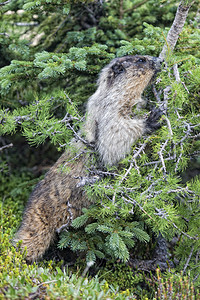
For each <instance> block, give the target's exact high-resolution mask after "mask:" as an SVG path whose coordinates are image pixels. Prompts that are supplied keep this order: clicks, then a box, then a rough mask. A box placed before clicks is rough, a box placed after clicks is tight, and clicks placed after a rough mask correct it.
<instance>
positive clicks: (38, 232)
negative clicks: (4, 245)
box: [14, 55, 161, 261]
mask: <svg viewBox="0 0 200 300" xmlns="http://www.w3.org/2000/svg"><path fill="white" fill-rule="evenodd" d="M160 64H161V62H160V60H159V59H158V58H155V57H150V56H139V55H136V56H125V57H121V58H116V59H114V60H112V61H111V62H110V64H108V65H107V66H106V67H104V68H103V70H102V71H101V73H100V77H99V80H98V88H97V90H96V92H95V93H94V94H93V95H92V96H91V97H90V98H89V100H88V104H87V113H86V121H85V124H84V127H83V134H84V135H85V137H86V140H87V141H88V143H93V144H94V146H95V150H96V151H97V153H98V154H99V158H100V160H101V163H103V164H104V165H105V166H106V165H114V164H117V163H118V162H119V161H120V160H121V159H122V158H124V157H125V155H126V154H127V153H129V152H130V149H131V146H132V144H133V143H134V141H135V140H136V139H137V138H138V137H140V136H141V135H142V134H143V133H144V132H145V131H146V130H147V131H151V130H154V129H156V128H157V127H158V119H159V118H160V115H161V114H160V113H156V114H155V113H154V114H150V116H149V118H147V119H144V118H138V117H131V110H132V107H133V106H137V107H138V108H139V106H140V105H141V104H143V103H144V100H142V98H141V94H142V92H143V90H144V89H145V87H146V86H147V85H148V84H149V82H150V81H151V79H152V78H153V76H154V75H155V73H156V72H157V71H158V70H159V69H160ZM72 144H73V147H75V148H76V159H73V158H72V155H71V154H70V152H69V150H68V151H67V152H65V153H64V154H63V155H62V156H61V157H60V158H59V160H58V161H57V162H56V163H55V165H54V166H53V167H52V168H51V169H50V170H49V172H48V173H47V174H46V176H45V178H44V179H43V180H42V181H41V182H39V183H38V184H37V186H36V187H35V189H34V191H33V193H32V194H31V196H30V199H29V201H28V204H27V207H26V209H25V212H24V215H23V220H22V224H21V227H20V228H19V230H18V232H17V233H16V236H15V239H14V242H15V243H16V242H17V241H19V240H22V247H26V248H27V260H28V261H35V260H37V259H38V258H40V257H41V256H42V255H43V254H44V252H45V251H46V250H47V248H48V247H49V245H50V244H51V242H52V241H53V239H54V237H55V234H56V231H57V230H58V229H59V228H60V227H61V226H62V225H64V224H68V225H70V223H71V221H72V220H73V219H74V218H76V217H77V216H79V215H80V214H81V210H82V208H83V207H88V206H89V205H90V202H89V200H88V199H87V197H86V194H85V192H84V190H83V189H82V188H81V186H80V184H79V183H80V178H81V177H84V176H86V165H87V161H88V154H87V153H86V151H85V147H86V146H85V145H84V144H83V143H82V142H81V141H73V142H72ZM63 166H64V167H67V169H68V171H67V172H66V170H65V168H63Z"/></svg>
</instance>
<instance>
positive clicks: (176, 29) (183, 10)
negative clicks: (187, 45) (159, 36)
mask: <svg viewBox="0 0 200 300" xmlns="http://www.w3.org/2000/svg"><path fill="white" fill-rule="evenodd" d="M192 4H193V2H191V3H190V4H187V5H186V4H184V1H181V2H180V4H179V6H178V9H177V12H176V16H175V18H174V22H173V24H172V26H171V28H170V30H169V32H168V35H167V41H166V42H167V44H165V45H164V46H163V49H162V51H161V53H160V55H159V57H160V58H161V59H165V58H166V56H167V54H168V53H170V52H172V51H173V50H174V48H175V46H176V43H177V40H178V38H179V34H180V33H181V31H182V29H183V26H184V24H185V21H186V18H187V15H188V12H189V9H190V7H191V6H192Z"/></svg>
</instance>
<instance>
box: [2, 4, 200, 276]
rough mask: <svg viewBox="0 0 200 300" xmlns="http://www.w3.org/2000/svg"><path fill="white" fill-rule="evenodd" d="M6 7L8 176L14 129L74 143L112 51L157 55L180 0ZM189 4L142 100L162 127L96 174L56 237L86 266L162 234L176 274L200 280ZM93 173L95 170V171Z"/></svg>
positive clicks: (196, 79)
mask: <svg viewBox="0 0 200 300" xmlns="http://www.w3.org/2000/svg"><path fill="white" fill-rule="evenodd" d="M3 4H4V5H2V9H1V25H0V41H1V48H0V54H1V55H0V66H1V69H0V85H1V95H0V97H1V98H0V101H1V110H0V133H1V135H2V136H3V139H2V141H3V144H2V146H1V148H0V150H1V151H2V152H3V153H5V154H4V156H3V160H2V162H1V165H0V166H1V173H2V174H1V176H2V177H3V176H9V173H8V166H9V161H8V160H7V154H6V152H5V150H7V153H12V152H9V151H12V143H14V141H15V139H14V138H13V139H12V137H11V135H15V136H16V135H17V136H23V137H25V139H26V143H28V144H30V145H31V146H34V147H35V146H37V145H39V144H44V143H46V142H47V141H48V143H51V144H53V145H54V147H56V148H57V149H58V150H59V151H61V150H62V151H63V150H64V149H65V148H67V147H68V145H69V141H70V140H71V138H72V137H73V136H74V134H76V133H77V132H78V129H79V128H80V126H81V124H82V121H83V116H84V103H85V102H86V100H87V98H88V96H89V95H91V94H92V93H93V91H94V89H95V80H96V77H97V74H98V72H99V71H100V70H101V68H102V67H103V66H104V65H105V64H106V63H108V62H109V61H110V60H111V59H112V58H114V57H116V56H123V55H129V54H130V55H135V54H147V55H153V56H158V55H159V54H160V52H161V50H162V48H163V45H164V43H165V41H166V37H167V33H168V30H169V27H170V26H171V23H172V21H173V18H174V15H175V12H176V9H177V5H178V3H177V1H170V2H169V1H154V0H151V1H129V0H127V1H125V0H124V1H105V2H104V1H87V0H82V1H75V2H73V1H62V0H60V1H55V0H48V1H46V0H39V1H36V0H34V1H29V0H18V1H5V2H4V3H3ZM158 4H159V5H158ZM182 4H183V5H185V6H187V4H188V3H187V1H183V2H182ZM192 4H193V5H192V6H191V9H190V11H189V15H188V19H187V20H188V21H186V23H185V26H184V28H183V31H182V33H181V34H180V38H179V40H178V42H177V44H176V43H175V44H176V48H175V50H174V52H173V53H172V52H170V51H168V52H167V54H166V51H165V53H164V55H165V56H166V61H167V64H166V65H165V67H164V68H163V71H162V72H161V73H160V75H159V76H158V79H157V82H156V85H154V86H153V89H148V90H147V91H146V92H145V95H144V97H146V98H148V99H149V101H148V103H149V106H147V108H146V110H145V111H144V113H148V112H147V111H148V110H149V109H150V108H151V104H153V105H157V106H158V107H161V108H162V109H163V110H164V115H163V118H162V127H161V129H160V130H159V131H157V132H155V133H154V134H152V135H146V136H143V137H142V138H141V139H140V140H139V141H138V142H137V143H135V144H134V145H133V148H132V152H131V154H130V155H128V156H127V157H126V158H125V159H124V160H123V161H121V162H120V165H119V168H115V167H112V168H108V169H107V171H106V172H102V173H101V174H100V175H101V177H103V178H102V179H101V181H99V182H98V183H97V182H96V183H93V184H88V185H85V186H84V188H85V190H86V192H87V194H88V197H91V198H92V199H95V200H96V204H95V205H93V206H92V207H91V208H89V209H84V210H83V215H82V216H81V217H79V218H77V219H75V220H74V221H73V223H72V226H71V228H70V230H68V231H67V232H66V231H63V232H62V233H61V239H60V242H59V246H60V247H70V248H71V249H72V250H73V251H82V252H84V253H85V256H86V260H87V262H95V261H96V259H97V258H108V259H110V258H114V259H115V260H117V259H120V260H122V261H128V259H129V258H130V253H132V255H134V256H136V253H137V249H141V248H143V247H145V246H144V244H145V243H150V244H152V243H153V240H154V237H155V236H158V235H159V234H162V236H163V237H164V238H165V239H166V240H169V241H171V240H172V239H175V240H176V241H177V243H176V246H175V247H174V249H173V255H172V256H173V257H175V259H174V262H177V261H178V264H177V266H176V269H177V270H183V272H184V273H186V271H188V270H190V272H191V276H192V277H193V278H195V279H198V278H199V277H198V274H199V272H200V265H199V260H198V257H199V246H200V237H199V228H200V218H199V216H200V209H199V196H200V181H199V178H198V176H194V175H193V176H192V178H191V177H189V176H188V173H189V172H190V173H191V171H189V170H191V166H192V164H195V165H196V166H198V168H199V157H200V151H199V136H200V135H199V129H200V115H199V85H200V75H199V74H200V66H199V62H200V53H199V51H198V50H197V49H198V43H199V37H200V28H199V16H198V8H199V3H198V1H194V2H193V3H192ZM187 7H189V6H187ZM168 43H169V41H168ZM7 141H9V142H8V143H7ZM35 151H36V150H35ZM97 171H99V170H96V169H95V167H94V166H92V165H90V166H89V167H88V172H90V174H93V173H95V172H97ZM9 172H13V171H12V170H10V171H9ZM99 172H100V171H99ZM95 174H96V173H95ZM138 245H140V246H138ZM141 245H142V246H141ZM139 257H140V255H138V257H137V258H139ZM198 280H199V279H198Z"/></svg>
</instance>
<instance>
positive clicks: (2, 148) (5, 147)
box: [0, 143, 13, 151]
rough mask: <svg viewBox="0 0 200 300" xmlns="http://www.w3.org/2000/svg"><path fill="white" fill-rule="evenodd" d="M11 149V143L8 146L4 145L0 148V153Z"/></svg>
mask: <svg viewBox="0 0 200 300" xmlns="http://www.w3.org/2000/svg"><path fill="white" fill-rule="evenodd" d="M11 147H13V144H12V143H10V144H8V145H5V146H3V147H1V148H0V151H2V150H4V149H7V148H11Z"/></svg>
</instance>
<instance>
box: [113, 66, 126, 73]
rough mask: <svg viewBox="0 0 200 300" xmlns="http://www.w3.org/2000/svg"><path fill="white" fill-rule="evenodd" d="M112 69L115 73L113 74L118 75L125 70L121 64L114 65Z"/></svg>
mask: <svg viewBox="0 0 200 300" xmlns="http://www.w3.org/2000/svg"><path fill="white" fill-rule="evenodd" d="M112 69H113V72H114V73H115V75H119V74H121V73H123V72H124V71H125V69H124V67H123V66H122V65H121V64H120V65H118V64H117V65H114V66H113V67H112Z"/></svg>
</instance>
